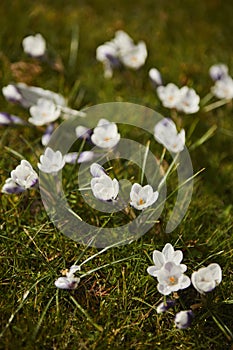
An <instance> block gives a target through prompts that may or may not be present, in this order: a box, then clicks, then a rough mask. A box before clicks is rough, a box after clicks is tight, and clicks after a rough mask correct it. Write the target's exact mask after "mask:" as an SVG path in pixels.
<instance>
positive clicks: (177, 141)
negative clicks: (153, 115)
mask: <svg viewBox="0 0 233 350" xmlns="http://www.w3.org/2000/svg"><path fill="white" fill-rule="evenodd" d="M154 137H155V139H156V141H158V142H159V143H161V144H162V145H163V146H164V147H165V148H167V149H168V151H171V152H174V153H179V152H181V151H183V149H184V146H185V131H184V129H182V130H181V131H180V133H178V132H177V130H176V125H175V123H174V122H173V121H172V120H171V119H170V118H163V119H161V120H160V121H159V122H158V123H157V124H156V125H155V128H154Z"/></svg>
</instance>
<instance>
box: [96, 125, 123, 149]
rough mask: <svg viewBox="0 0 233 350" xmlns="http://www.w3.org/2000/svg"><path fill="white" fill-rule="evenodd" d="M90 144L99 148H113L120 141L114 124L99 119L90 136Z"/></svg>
mask: <svg viewBox="0 0 233 350" xmlns="http://www.w3.org/2000/svg"><path fill="white" fill-rule="evenodd" d="M91 140H92V142H93V143H94V144H95V145H96V146H98V147H100V148H113V147H114V146H116V144H117V143H118V142H119V140H120V134H119V133H118V130H117V125H116V124H115V123H112V122H109V121H108V120H107V119H100V120H99V122H98V124H97V127H95V128H94V130H93V134H92V136H91Z"/></svg>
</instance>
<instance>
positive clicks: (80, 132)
mask: <svg viewBox="0 0 233 350" xmlns="http://www.w3.org/2000/svg"><path fill="white" fill-rule="evenodd" d="M90 133H91V130H90V129H88V128H87V127H86V126H83V125H79V126H77V127H76V128H75V134H76V136H77V138H82V139H88V138H89V137H90Z"/></svg>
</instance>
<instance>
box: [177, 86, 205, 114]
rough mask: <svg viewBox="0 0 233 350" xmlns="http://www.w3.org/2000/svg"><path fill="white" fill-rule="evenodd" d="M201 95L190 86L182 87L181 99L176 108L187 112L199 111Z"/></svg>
mask: <svg viewBox="0 0 233 350" xmlns="http://www.w3.org/2000/svg"><path fill="white" fill-rule="evenodd" d="M199 102H200V97H199V96H198V95H197V93H196V92H195V90H194V89H191V88H189V87H188V86H183V87H182V88H181V89H180V101H179V103H178V104H177V106H176V108H177V110H178V111H182V112H184V113H186V114H191V113H196V112H197V111H199V108H200V107H199Z"/></svg>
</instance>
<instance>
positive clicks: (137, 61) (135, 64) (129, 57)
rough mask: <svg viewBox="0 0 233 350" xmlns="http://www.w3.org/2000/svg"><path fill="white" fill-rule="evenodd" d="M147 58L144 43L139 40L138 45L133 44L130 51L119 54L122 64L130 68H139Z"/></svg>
mask: <svg viewBox="0 0 233 350" xmlns="http://www.w3.org/2000/svg"><path fill="white" fill-rule="evenodd" d="M146 58H147V49H146V44H145V43H144V42H143V41H141V42H139V43H138V45H135V46H134V47H133V48H131V49H130V51H128V52H125V53H123V54H121V55H120V60H121V62H122V63H123V65H124V66H125V67H127V68H131V69H135V70H136V69H139V68H140V67H141V66H143V65H144V64H145V60H146Z"/></svg>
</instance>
